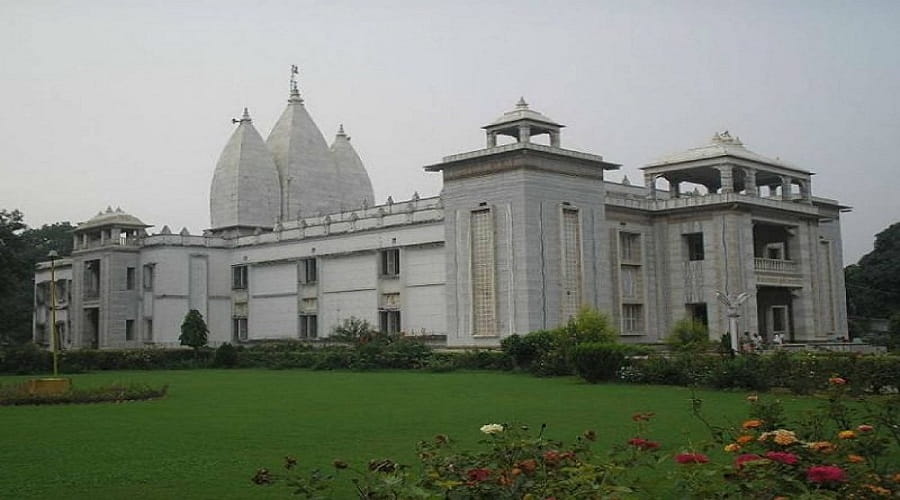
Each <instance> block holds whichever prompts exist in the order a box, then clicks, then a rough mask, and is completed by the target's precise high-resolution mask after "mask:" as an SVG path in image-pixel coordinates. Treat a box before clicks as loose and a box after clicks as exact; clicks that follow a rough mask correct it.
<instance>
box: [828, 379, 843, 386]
mask: <svg viewBox="0 0 900 500" xmlns="http://www.w3.org/2000/svg"><path fill="white" fill-rule="evenodd" d="M828 383H829V384H831V385H844V384H846V383H847V380H846V379H843V378H841V377H831V378H830V379H828Z"/></svg>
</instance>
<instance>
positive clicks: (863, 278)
mask: <svg viewBox="0 0 900 500" xmlns="http://www.w3.org/2000/svg"><path fill="white" fill-rule="evenodd" d="M844 278H845V281H846V285H847V309H848V311H849V313H850V315H851V316H861V317H867V318H888V317H890V316H891V315H893V314H895V313H898V312H900V222H896V223H894V224H892V225H891V226H889V227H888V228H887V229H885V230H884V231H881V232H880V233H878V234H877V235H875V249H874V250H872V251H871V252H869V253H867V254H866V255H864V256H863V257H862V258H861V259H859V262H858V263H857V264H852V265H849V266H847V267H846V268H845V269H844Z"/></svg>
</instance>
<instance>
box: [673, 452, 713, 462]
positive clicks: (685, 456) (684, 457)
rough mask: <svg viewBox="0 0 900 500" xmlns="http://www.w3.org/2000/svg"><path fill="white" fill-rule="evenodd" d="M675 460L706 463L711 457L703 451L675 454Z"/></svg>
mask: <svg viewBox="0 0 900 500" xmlns="http://www.w3.org/2000/svg"><path fill="white" fill-rule="evenodd" d="M675 461H676V462H678V463H680V464H705V463H707V462H709V457H707V456H706V455H704V454H702V453H679V454H677V455H675Z"/></svg>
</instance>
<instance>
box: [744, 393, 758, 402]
mask: <svg viewBox="0 0 900 500" xmlns="http://www.w3.org/2000/svg"><path fill="white" fill-rule="evenodd" d="M747 401H750V402H751V403H755V402H757V401H759V396H757V395H756V394H751V395H749V396H747Z"/></svg>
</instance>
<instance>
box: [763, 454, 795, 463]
mask: <svg viewBox="0 0 900 500" xmlns="http://www.w3.org/2000/svg"><path fill="white" fill-rule="evenodd" d="M766 458H768V459H769V460H772V461H773V462H779V463H782V464H786V465H794V464H795V463H797V455H794V454H793V453H788V452H786V451H769V452H767V453H766Z"/></svg>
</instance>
